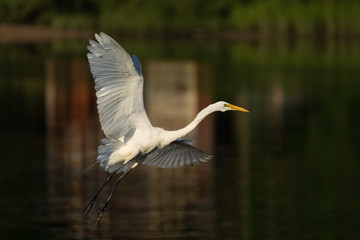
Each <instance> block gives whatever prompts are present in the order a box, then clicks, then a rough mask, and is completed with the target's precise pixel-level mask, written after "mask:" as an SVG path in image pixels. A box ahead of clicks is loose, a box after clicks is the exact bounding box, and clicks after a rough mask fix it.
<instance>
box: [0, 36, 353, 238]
mask: <svg viewBox="0 0 360 240" xmlns="http://www.w3.org/2000/svg"><path fill="white" fill-rule="evenodd" d="M116 39H117V40H118V41H119V42H121V44H122V45H123V46H124V47H125V48H126V49H127V50H128V51H129V52H131V53H135V54H136V55H137V56H138V57H139V58H140V60H141V61H142V65H143V70H144V75H145V90H144V94H145V105H146V108H147V112H148V115H149V117H150V119H151V121H152V123H153V125H156V126H160V127H164V128H166V129H176V128H180V127H182V126H184V125H186V124H188V123H189V122H190V121H191V120H192V118H193V117H194V116H195V115H196V113H197V112H198V111H200V110H201V108H203V107H205V106H206V105H208V104H210V103H212V102H214V101H217V100H225V101H228V102H231V103H234V104H236V105H239V106H242V107H245V108H247V109H249V110H251V113H250V114H244V113H235V112H227V113H216V114H213V115H211V116H209V117H208V118H206V119H205V120H204V121H203V122H202V123H201V125H200V126H199V127H198V128H197V129H196V130H195V131H194V132H192V133H191V134H190V135H189V137H190V138H193V139H195V140H196V146H198V147H200V148H201V149H203V150H204V151H206V152H207V153H209V154H212V155H213V156H214V158H213V159H212V160H210V161H209V162H208V163H205V164H203V165H201V166H194V167H190V168H185V169H157V168H154V167H148V166H140V167H138V168H137V169H136V171H133V172H132V173H131V174H130V175H129V176H128V177H127V178H126V179H125V180H124V181H123V182H122V183H121V184H120V186H119V188H118V191H117V193H116V195H115V197H114V199H113V201H112V203H111V206H110V207H109V208H108V210H107V211H106V213H105V214H104V216H103V218H102V220H101V223H100V224H99V225H98V226H94V223H95V220H96V207H98V206H99V205H100V204H101V203H103V202H104V201H105V200H106V198H107V196H108V194H109V193H110V191H111V188H112V184H109V185H108V186H107V188H105V190H104V192H103V194H102V195H101V197H100V199H99V201H98V202H97V203H96V206H95V209H94V210H93V211H92V212H90V214H89V215H88V216H87V217H83V216H82V213H81V211H82V208H83V207H84V205H85V203H86V202H87V201H88V200H89V199H90V198H91V197H92V195H93V194H94V193H95V192H96V190H97V189H98V187H99V186H100V185H101V184H102V183H103V181H104V180H105V179H106V178H107V177H108V174H107V173H106V172H104V171H103V169H102V168H101V167H99V166H96V167H93V168H91V169H90V170H89V171H88V172H87V173H86V174H84V175H82V177H80V178H79V176H80V175H81V173H83V172H84V171H85V170H86V169H87V168H88V167H89V166H90V165H91V164H92V163H93V162H94V160H95V159H96V156H97V152H96V151H97V146H98V144H99V142H100V140H101V138H103V134H102V132H101V129H100V125H99V123H98V117H97V110H96V99H95V94H94V88H93V81H92V78H91V75H90V73H89V69H88V64H87V60H86V45H87V41H86V40H84V41H57V42H50V43H41V44H31V43H29V44H2V45H1V46H0V50H1V56H0V62H1V64H0V98H1V99H0V106H1V110H2V113H1V116H0V130H1V144H0V146H1V147H0V149H1V152H2V157H1V158H2V167H1V168H0V191H1V197H0V201H1V205H0V216H1V217H0V223H1V224H0V237H1V239H143V238H146V239H158V238H165V239H357V236H358V234H357V233H358V230H357V228H358V226H359V224H360V190H359V188H358V184H357V183H358V182H360V177H359V174H358V172H359V170H360V164H359V161H358V157H357V155H358V147H359V145H360V144H359V143H360V138H359V136H360V127H359V124H358V123H359V122H360V112H359V107H358V106H359V104H360V94H359V91H358V90H359V89H360V81H359V76H360V68H359V64H360V47H359V45H358V44H356V43H336V42H334V43H333V42H328V43H309V42H307V43H287V42H275V43H274V42H271V43H268V42H255V43H254V42H252V43H250V42H241V41H240V42H219V41H185V40H166V41H165V40H164V41H161V40H156V41H155V40H135V41H134V40H127V39H124V40H122V39H120V38H116Z"/></svg>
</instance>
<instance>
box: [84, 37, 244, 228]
mask: <svg viewBox="0 0 360 240" xmlns="http://www.w3.org/2000/svg"><path fill="white" fill-rule="evenodd" d="M95 38H96V40H97V42H96V41H93V40H90V41H89V42H90V46H88V50H89V51H90V53H88V54H87V57H88V60H89V64H90V70H91V73H92V75H93V77H94V79H95V89H96V96H97V107H98V112H99V119H100V124H101V128H102V130H103V132H104V134H105V136H106V138H104V139H103V140H102V145H100V146H99V148H98V154H99V155H98V158H97V160H98V161H99V163H100V165H101V166H103V167H104V168H105V170H106V171H109V172H110V173H112V174H111V175H110V176H109V177H108V179H107V180H106V181H105V183H104V184H103V185H102V186H101V188H100V189H99V191H98V192H97V193H96V194H95V196H94V197H93V199H92V200H91V201H90V202H89V203H88V204H87V206H86V207H85V208H84V214H85V215H86V214H87V213H88V212H89V211H90V209H91V207H92V206H93V204H94V202H95V199H96V198H97V196H98V195H99V193H100V192H101V190H102V189H103V188H104V186H105V185H106V183H108V182H109V181H110V180H111V178H112V177H113V176H114V175H115V174H117V173H119V174H122V175H121V176H120V177H119V179H118V180H117V182H116V183H115V185H114V188H113V190H112V192H111V193H110V196H109V197H108V199H107V201H106V203H105V204H104V205H102V206H101V207H100V208H99V210H98V218H97V222H98V221H99V220H100V218H101V216H102V214H103V213H104V211H105V209H106V207H107V206H108V204H109V202H110V200H111V197H112V196H113V194H114V192H115V190H116V187H117V186H118V184H119V182H120V180H121V179H122V178H123V177H124V176H125V175H126V174H128V173H129V172H130V171H131V170H133V169H134V168H135V167H136V166H138V165H139V164H146V165H154V166H157V167H161V168H177V167H184V166H190V165H194V164H200V163H201V162H206V160H207V159H209V158H210V156H209V155H207V154H206V153H204V152H203V151H201V150H200V149H198V148H195V147H193V146H191V143H192V142H193V141H191V140H185V139H182V138H183V137H184V136H185V135H186V134H188V133H189V132H190V131H191V130H193V129H194V128H195V127H196V126H197V125H198V124H199V123H200V122H201V121H202V120H203V119H204V118H205V117H206V116H207V115H209V114H210V113H212V112H215V111H221V112H225V111H228V110H235V111H242V112H248V111H247V110H246V109H244V108H241V107H237V106H235V105H232V104H230V103H227V102H224V101H219V102H216V103H214V104H211V105H209V106H207V107H206V108H204V109H203V110H201V111H200V112H199V113H198V115H197V116H196V117H195V119H194V120H193V121H192V122H191V123H190V124H189V125H187V126H186V127H184V128H182V129H179V130H176V131H167V130H164V129H162V128H158V127H153V126H152V125H151V123H150V121H149V118H148V116H147V115H146V112H145V108H144V102H143V84H144V78H143V73H142V69H141V64H140V61H139V59H138V58H137V57H136V56H135V55H132V56H130V55H129V54H128V53H127V52H126V51H125V50H124V49H123V48H122V47H121V46H120V45H119V44H118V43H117V42H116V41H115V40H113V39H112V38H111V37H109V36H108V35H106V34H105V33H100V35H98V34H95Z"/></svg>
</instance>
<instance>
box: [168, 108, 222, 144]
mask: <svg viewBox="0 0 360 240" xmlns="http://www.w3.org/2000/svg"><path fill="white" fill-rule="evenodd" d="M215 111H218V109H216V108H215V107H214V104H211V105H209V106H207V107H206V108H204V109H203V110H201V111H200V112H199V113H198V114H197V115H196V117H195V118H194V120H192V122H191V123H190V124H189V125H187V126H186V127H184V128H181V129H179V130H175V131H166V135H167V139H166V140H167V141H168V142H169V143H170V142H172V141H175V140H176V139H178V138H182V137H184V136H185V135H186V134H188V133H189V132H191V131H192V130H193V129H194V128H195V127H196V126H197V125H198V124H199V123H200V122H201V121H202V120H203V119H204V118H205V117H206V116H208V115H209V114H211V113H213V112H215Z"/></svg>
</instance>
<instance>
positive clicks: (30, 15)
mask: <svg viewBox="0 0 360 240" xmlns="http://www.w3.org/2000/svg"><path fill="white" fill-rule="evenodd" d="M359 13H360V1H356V0H342V1H335V0H312V1H309V0H293V1H287V0H239V1H235V0H215V1H209V0H182V1H173V0H122V1H118V0H76V1H75V0H63V1H60V0H32V1H28V0H3V1H1V2H0V21H1V22H2V23H30V24H32V23H36V24H45V25H50V26H54V27H61V28H75V29H97V28H101V29H103V30H104V31H105V30H106V31H126V32H131V33H148V34H149V33H186V32H189V31H219V30H222V31H223V30H229V31H243V32H260V33H262V34H266V35H269V34H271V35H279V34H280V35H282V34H289V33H290V34H298V35H314V34H316V35H318V34H325V35H335V36H338V35H358V34H360V24H359V23H360V14H359Z"/></svg>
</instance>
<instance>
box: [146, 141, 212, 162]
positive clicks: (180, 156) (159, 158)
mask: <svg viewBox="0 0 360 240" xmlns="http://www.w3.org/2000/svg"><path fill="white" fill-rule="evenodd" d="M191 143H193V141H192V140H185V139H178V140H176V141H174V142H172V143H170V144H169V145H167V146H165V147H163V148H157V149H155V150H153V151H152V152H150V153H149V154H148V155H147V157H146V159H145V160H144V162H143V164H146V165H154V166H157V167H160V168H178V167H185V166H192V165H195V164H197V165H199V164H201V163H202V162H207V160H208V159H210V158H211V156H210V155H208V154H206V153H204V152H203V151H201V150H200V149H198V148H196V147H193V146H191V145H190V144H191Z"/></svg>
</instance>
